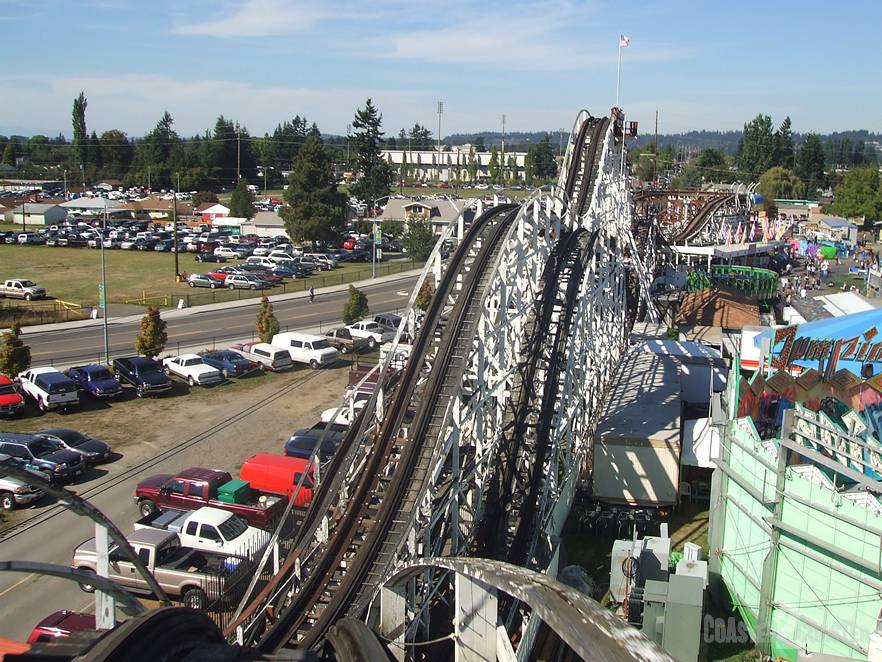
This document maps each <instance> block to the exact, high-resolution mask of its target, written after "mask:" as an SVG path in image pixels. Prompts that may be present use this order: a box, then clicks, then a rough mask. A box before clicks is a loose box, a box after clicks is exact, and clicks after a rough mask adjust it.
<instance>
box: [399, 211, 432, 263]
mask: <svg viewBox="0 0 882 662" xmlns="http://www.w3.org/2000/svg"><path fill="white" fill-rule="evenodd" d="M436 239H437V237H436V236H435V232H434V231H433V230H432V226H431V224H430V223H429V222H428V221H411V222H410V223H408V225H407V229H406V230H405V232H404V237H402V239H401V245H402V246H403V247H404V248H406V249H407V254H408V255H410V259H411V260H416V261H417V262H423V261H425V260H426V259H428V257H429V254H430V253H431V252H432V248H434V247H435V241H436Z"/></svg>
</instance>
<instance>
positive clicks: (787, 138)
mask: <svg viewBox="0 0 882 662" xmlns="http://www.w3.org/2000/svg"><path fill="white" fill-rule="evenodd" d="M772 160H773V161H774V164H775V165H779V166H784V167H785V168H792V167H793V133H792V131H791V129H790V118H789V117H785V118H784V121H783V122H781V126H780V127H779V128H778V130H777V131H775V153H774V156H773V159H772Z"/></svg>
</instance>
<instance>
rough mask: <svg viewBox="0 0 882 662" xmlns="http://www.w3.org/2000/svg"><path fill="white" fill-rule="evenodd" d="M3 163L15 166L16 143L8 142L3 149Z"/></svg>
mask: <svg viewBox="0 0 882 662" xmlns="http://www.w3.org/2000/svg"><path fill="white" fill-rule="evenodd" d="M3 163H5V164H6V165H8V166H12V167H13V168H14V167H15V143H13V142H8V143H6V147H5V148H4V149H3Z"/></svg>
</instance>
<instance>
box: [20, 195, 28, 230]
mask: <svg viewBox="0 0 882 662" xmlns="http://www.w3.org/2000/svg"><path fill="white" fill-rule="evenodd" d="M25 218H26V217H25V201H24V200H22V201H21V231H22V232H24V233H27V231H28V223H27V221H26V220H25Z"/></svg>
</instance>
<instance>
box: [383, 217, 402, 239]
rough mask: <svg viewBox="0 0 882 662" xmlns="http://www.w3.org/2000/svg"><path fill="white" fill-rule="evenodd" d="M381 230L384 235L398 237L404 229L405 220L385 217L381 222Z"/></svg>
mask: <svg viewBox="0 0 882 662" xmlns="http://www.w3.org/2000/svg"><path fill="white" fill-rule="evenodd" d="M380 231H381V232H382V233H383V236H384V237H397V236H399V235H400V234H401V233H402V232H403V231H404V222H403V221H397V220H395V219H393V218H386V219H383V222H382V223H380Z"/></svg>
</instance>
